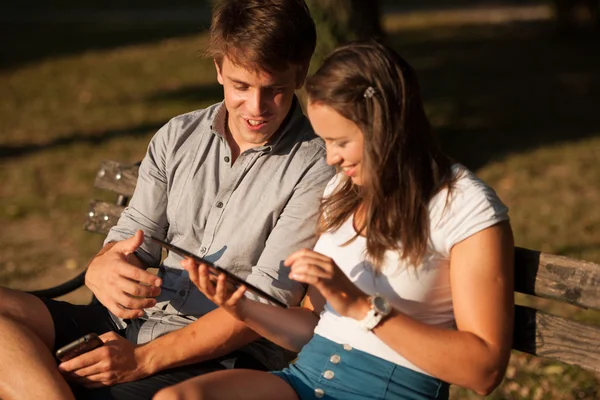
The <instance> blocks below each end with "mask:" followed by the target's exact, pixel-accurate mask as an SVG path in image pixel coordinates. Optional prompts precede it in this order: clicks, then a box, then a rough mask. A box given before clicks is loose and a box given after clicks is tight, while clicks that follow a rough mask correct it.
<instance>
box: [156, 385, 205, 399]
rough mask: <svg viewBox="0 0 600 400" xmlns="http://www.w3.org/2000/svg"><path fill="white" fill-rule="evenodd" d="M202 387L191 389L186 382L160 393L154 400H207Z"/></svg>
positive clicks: (162, 390)
mask: <svg viewBox="0 0 600 400" xmlns="http://www.w3.org/2000/svg"><path fill="white" fill-rule="evenodd" d="M208 398H209V397H206V396H205V393H204V392H203V390H202V387H201V386H196V385H194V386H193V387H190V385H187V384H186V382H183V383H180V384H178V385H174V386H169V387H166V388H164V389H161V390H160V391H158V392H157V393H156V394H155V395H154V397H152V400H207V399H208Z"/></svg>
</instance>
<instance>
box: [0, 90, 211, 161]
mask: <svg viewBox="0 0 600 400" xmlns="http://www.w3.org/2000/svg"><path fill="white" fill-rule="evenodd" d="M222 98H223V87H222V86H221V85H220V84H218V83H214V84H207V85H194V86H188V87H185V88H181V89H176V90H172V91H161V92H157V93H155V94H153V95H150V96H148V97H147V98H146V99H145V100H146V101H148V102H158V103H161V102H189V103H202V102H207V101H210V102H212V101H218V100H216V99H222ZM174 116H175V115H173V117H174ZM166 122H167V121H163V122H159V123H156V122H154V123H152V122H149V123H145V124H141V125H137V126H132V127H127V128H122V129H112V130H105V131H101V132H71V133H70V134H68V135H66V136H63V137H60V138H55V139H54V140H52V141H50V142H48V143H43V144H25V145H21V146H7V145H0V160H2V159H9V158H18V157H22V156H26V155H29V154H32V153H37V152H40V151H45V150H50V149H53V148H56V147H63V146H70V145H73V144H77V143H93V144H100V143H102V142H105V141H108V140H112V139H117V138H123V137H139V136H144V135H147V134H152V133H154V132H156V131H157V130H158V129H159V128H161V127H162V126H163V125H164V124H165V123H166Z"/></svg>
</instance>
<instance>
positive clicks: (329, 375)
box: [323, 370, 335, 379]
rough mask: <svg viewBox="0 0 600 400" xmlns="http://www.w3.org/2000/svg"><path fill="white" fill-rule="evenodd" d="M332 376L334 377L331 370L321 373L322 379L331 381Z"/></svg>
mask: <svg viewBox="0 0 600 400" xmlns="http://www.w3.org/2000/svg"><path fill="white" fill-rule="evenodd" d="M334 376H335V374H334V373H333V371H331V370H327V371H325V372H323V377H324V378H325V379H333V377H334Z"/></svg>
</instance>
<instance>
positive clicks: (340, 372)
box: [272, 335, 449, 400]
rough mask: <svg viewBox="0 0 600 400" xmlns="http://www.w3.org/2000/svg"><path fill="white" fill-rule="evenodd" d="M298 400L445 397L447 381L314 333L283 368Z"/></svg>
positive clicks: (411, 399) (402, 399)
mask: <svg viewBox="0 0 600 400" xmlns="http://www.w3.org/2000/svg"><path fill="white" fill-rule="evenodd" d="M272 374H274V375H277V376H279V377H280V378H281V379H283V380H285V381H286V382H287V383H288V384H289V385H290V386H291V387H292V388H293V389H294V390H295V391H296V393H297V394H298V397H299V398H300V399H301V400H308V399H326V400H334V399H336V400H355V399H356V400H358V399H381V400H383V399H385V400H391V399H398V400H426V399H427V400H428V399H448V392H449V385H448V384H447V383H446V382H443V381H441V380H439V379H436V378H434V377H432V376H429V375H425V374H422V373H420V372H417V371H413V370H411V369H408V368H405V367H402V366H400V365H397V364H394V363H392V362H389V361H386V360H384V359H381V358H379V357H376V356H373V355H371V354H368V353H365V352H363V351H360V350H356V349H353V348H352V347H351V346H349V345H342V344H338V343H335V342H332V341H331V340H328V339H325V338H324V337H322V336H319V335H315V336H314V337H313V338H312V339H311V341H310V342H309V343H308V344H307V345H306V346H304V348H303V349H302V351H301V352H300V354H299V355H298V359H297V360H296V362H295V363H294V364H291V365H290V366H289V367H288V368H286V369H284V370H283V371H277V372H272Z"/></svg>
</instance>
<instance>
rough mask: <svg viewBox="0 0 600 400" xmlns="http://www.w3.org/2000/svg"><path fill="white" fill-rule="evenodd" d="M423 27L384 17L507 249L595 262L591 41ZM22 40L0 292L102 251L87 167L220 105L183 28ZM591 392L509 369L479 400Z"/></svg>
mask: <svg viewBox="0 0 600 400" xmlns="http://www.w3.org/2000/svg"><path fill="white" fill-rule="evenodd" d="M426 22H427V21H425V23H424V24H423V26H422V27H421V28H419V29H414V28H411V29H403V20H402V17H401V16H392V17H388V18H386V27H387V29H388V32H389V33H390V41H391V42H392V43H393V44H394V46H395V47H396V48H398V49H399V51H400V52H401V53H402V54H403V55H404V56H405V57H406V58H407V59H408V60H409V61H410V62H411V63H412V64H413V65H414V66H415V68H416V69H417V71H418V73H419V76H420V78H421V84H422V89H423V94H424V99H425V102H426V107H427V111H428V113H429V115H430V118H431V120H432V123H433V125H434V127H435V128H436V131H437V132H439V134H440V137H441V140H442V142H443V145H444V147H445V149H446V150H447V151H448V152H449V153H450V154H451V155H453V156H454V157H456V158H457V159H458V160H459V161H461V162H463V163H465V164H466V165H468V166H469V167H471V168H472V169H474V170H476V171H477V173H478V174H479V175H480V176H481V177H482V178H484V179H485V180H486V181H487V182H488V183H490V184H491V185H492V186H493V187H494V188H495V189H496V190H497V192H498V193H499V195H500V196H501V198H502V199H503V200H504V201H505V202H506V203H507V205H508V206H509V207H510V215H511V219H512V224H513V228H514V231H515V238H516V242H517V245H519V246H523V247H529V248H535V249H540V250H544V251H548V252H552V253H557V254H563V255H567V256H571V257H577V258H583V259H587V260H591V261H595V262H600V209H599V208H598V206H597V205H598V204H599V203H600V185H599V184H598V182H600V113H598V104H600V73H599V72H598V71H600V53H599V52H598V51H597V49H598V43H599V40H598V37H597V36H584V37H571V38H559V37H557V36H556V35H555V34H554V32H553V27H552V24H551V23H550V22H546V23H539V22H538V23H527V24H525V23H522V24H510V25H448V26H444V25H436V26H435V27H428V26H427V23H426ZM20 28H22V26H19V25H10V24H8V25H5V26H4V27H3V28H0V33H4V32H8V33H10V38H11V41H10V43H9V44H7V46H5V47H3V49H0V52H1V53H0V54H1V55H2V56H3V57H0V59H2V60H3V62H2V64H0V68H1V69H0V88H2V93H3V98H2V102H0V182H2V185H0V224H2V226H3V229H2V230H0V246H1V247H2V249H3V251H2V252H0V284H2V285H9V286H12V287H19V288H33V287H38V288H39V287H41V286H47V285H48V284H49V283H58V282H60V281H62V280H64V279H65V277H66V276H69V275H73V274H74V273H76V272H78V271H81V270H82V269H83V268H84V267H85V265H86V263H87V262H88V260H89V259H90V258H91V257H92V256H93V254H94V253H95V252H96V251H97V250H98V249H99V247H100V244H101V241H102V238H101V237H99V236H95V235H93V234H89V233H84V232H83V231H82V229H81V226H82V224H83V221H84V219H85V214H86V212H87V203H88V201H89V200H90V198H92V197H96V198H97V197H101V196H105V195H104V194H101V193H99V192H97V191H95V190H94V189H93V188H92V182H93V176H94V174H95V172H96V170H97V168H98V165H99V163H100V161H101V160H102V159H115V160H119V161H121V162H135V161H138V160H139V159H141V157H142V156H143V154H144V152H145V149H146V145H147V143H148V140H149V139H150V137H151V136H152V134H153V133H154V132H155V131H156V129H158V127H160V126H161V125H162V124H163V123H165V122H166V121H167V120H168V119H169V118H171V117H173V116H175V115H177V114H180V113H184V112H187V111H190V110H193V109H197V108H200V107H204V106H206V105H208V104H211V103H213V102H215V101H218V100H220V98H221V95H222V93H221V91H220V87H219V86H218V85H217V84H216V81H215V72H214V69H213V67H212V65H211V62H210V61H209V60H205V59H202V58H201V57H199V52H200V51H201V50H202V49H203V48H204V47H205V45H206V40H207V38H206V36H205V34H203V33H201V32H200V29H199V27H198V26H197V25H195V24H176V26H174V25H170V24H161V25H157V26H149V25H147V24H128V25H127V26H125V25H118V24H117V25H115V24H110V25H107V26H101V25H93V24H92V25H89V26H83V25H81V24H75V25H69V24H59V25H47V26H38V27H35V28H34V27H31V26H29V27H28V29H29V28H30V29H31V30H27V29H20ZM34 39H35V40H34ZM67 39H68V43H67V42H66V41H67ZM542 307H547V308H548V307H549V308H550V309H552V311H554V312H557V313H567V314H569V315H571V314H574V313H576V314H578V315H580V319H582V320H584V321H588V322H593V323H598V321H600V318H599V317H598V315H597V314H594V313H589V312H588V313H582V312H580V311H577V310H572V309H568V308H561V309H553V307H555V306H553V305H550V306H547V305H542ZM598 387H599V386H598V382H597V380H596V378H595V377H594V376H592V375H591V374H589V373H587V372H584V371H581V370H579V369H577V368H574V367H566V366H563V365H560V364H555V363H548V362H545V361H542V360H539V359H533V358H530V357H527V356H524V355H520V354H516V353H515V355H514V357H513V360H512V361H511V366H510V367H509V373H508V374H507V378H506V380H505V383H504V384H503V385H502V386H501V387H500V388H499V389H498V390H497V391H496V392H495V393H494V394H493V395H492V396H490V398H493V399H594V398H597V396H598V394H597V393H595V392H597V390H598ZM453 393H454V394H453V398H455V399H469V398H479V397H478V396H475V395H473V394H472V393H471V392H468V391H465V390H462V389H459V388H453Z"/></svg>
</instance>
